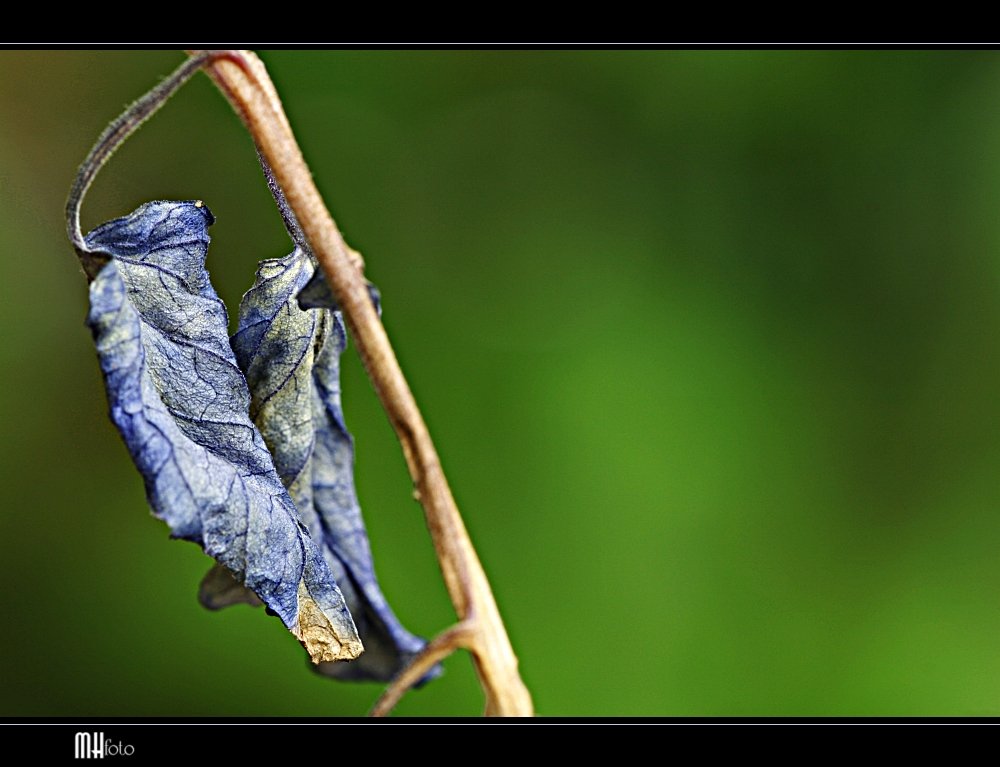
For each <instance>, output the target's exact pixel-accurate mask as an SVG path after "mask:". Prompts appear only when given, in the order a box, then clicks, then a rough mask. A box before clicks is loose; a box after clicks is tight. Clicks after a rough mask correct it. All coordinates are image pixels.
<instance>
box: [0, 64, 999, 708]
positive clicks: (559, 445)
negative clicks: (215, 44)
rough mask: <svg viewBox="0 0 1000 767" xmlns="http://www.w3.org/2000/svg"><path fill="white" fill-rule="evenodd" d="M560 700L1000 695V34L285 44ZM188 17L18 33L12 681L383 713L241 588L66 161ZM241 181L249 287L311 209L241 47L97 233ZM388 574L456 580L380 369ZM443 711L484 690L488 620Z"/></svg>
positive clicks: (2, 223) (365, 429) (229, 281)
mask: <svg viewBox="0 0 1000 767" xmlns="http://www.w3.org/2000/svg"><path fill="white" fill-rule="evenodd" d="M262 56H263V58H264V60H265V62H266V63H267V64H268V66H269V68H270V71H271V73H272V75H273V77H274V79H275V81H276V83H277V85H278V88H279V90H280V91H281V93H282V95H283V97H284V100H285V105H286V109H287V111H288V113H289V116H290V118H291V121H292V124H293V125H294V127H295V129H296V132H297V134H298V136H299V139H300V141H301V143H302V146H303V150H304V152H305V154H306V157H307V159H308V160H309V162H310V163H311V167H312V169H313V172H314V174H315V176H316V179H317V182H318V184H319V187H320V189H321V191H322V192H323V194H324V196H325V198H326V200H327V202H328V203H329V205H330V207H331V209H332V211H333V213H334V215H335V217H336V218H337V220H338V222H339V223H340V225H341V227H342V228H343V230H344V231H345V233H346V235H347V239H348V241H349V242H350V243H351V244H352V245H353V246H355V247H356V248H358V249H359V250H361V251H362V252H363V253H364V254H365V256H366V259H367V263H368V275H369V277H370V278H371V279H372V280H373V281H374V282H375V283H376V284H377V285H378V286H379V287H380V289H381V291H382V295H383V298H384V306H385V315H384V320H385V323H386V326H387V328H388V330H389V333H390V336H391V338H392V339H393V340H394V342H395V344H396V348H397V352H398V354H399V357H400V359H401V361H402V364H403V367H404V370H405V371H406V372H407V374H408V376H409V379H410V382H411V384H412V386H413V388H414V389H415V392H416V394H417V397H418V400H419V401H420V403H421V404H422V406H423V408H424V412H425V416H426V418H427V420H428V422H429V424H430V427H431V431H432V434H433V435H434V438H435V440H436V442H437V444H438V447H439V449H440V452H441V454H442V458H443V461H444V464H445V467H446V469H447V471H448V475H449V477H450V479H451V482H452V485H453V487H454V490H455V494H456V496H457V498H458V500H459V504H460V506H461V508H462V509H463V511H464V514H465V516H466V520H467V523H468V526H469V528H470V530H471V532H472V535H473V538H474V540H475V542H476V544H477V545H478V547H479V551H480V555H481V557H482V559H483V561H484V564H485V566H486V569H487V571H488V573H489V574H490V575H491V577H492V580H493V585H494V588H495V591H496V594H497V599H498V602H499V604H500V607H501V610H502V612H503V615H504V616H505V618H506V620H507V623H508V627H509V630H510V633H511V637H512V640H513V643H514V646H515V648H516V650H517V652H518V654H519V656H520V658H521V666H522V670H523V674H524V678H525V681H526V682H527V684H528V685H529V687H530V688H531V690H532V692H533V694H534V697H535V702H536V705H537V708H538V711H539V713H541V714H547V715H685V714H690V715H729V714H732V715H771V714H775V715H847V714H866V715H867V714H885V715H890V714H893V715H917V714H963V715H970V714H992V715H997V714H1000V557H998V552H1000V473H998V467H1000V397H998V393H1000V221H998V219H997V215H996V212H995V211H996V209H997V204H998V198H1000V55H998V54H997V53H989V52H958V53H956V52H927V53H915V52H906V51H898V52H866V53H855V52H819V53H817V52H812V53H799V52H780V53H769V52H693V53H692V52H597V53H592V52H569V51H567V52H496V51H494V52H472V53H469V52H418V51H410V52H399V53H395V52H316V53H301V52H265V53H264V54H263V55H262ZM180 60H181V54H180V53H178V52H170V51H157V52H145V53H130V52H116V53H92V52H70V53H22V52H10V51H8V52H3V53H0V327H2V332H0V370H2V374H3V379H2V382H3V385H2V387H0V417H2V435H3V439H2V441H0V451H2V455H0V473H2V483H0V509H2V512H0V540H2V545H3V553H2V557H0V581H2V583H3V591H2V594H3V595H2V603H0V607H2V610H3V618H4V629H3V632H2V635H0V636H2V639H0V642H2V644H0V652H2V661H3V662H2V664H0V715H7V716H11V715H306V716H325V715H337V714H352V715H357V714H362V713H364V712H365V711H366V710H367V708H368V707H369V706H370V705H371V703H372V702H373V701H374V699H375V698H376V696H377V694H378V692H379V688H378V687H377V686H373V685H360V686H358V685H355V686H351V685H346V684H340V683H335V682H331V681H329V680H326V679H323V678H320V677H317V676H315V675H313V674H311V673H310V672H309V671H308V669H307V667H306V661H305V659H304V653H303V651H302V650H301V649H300V648H299V647H298V645H297V643H296V642H295V641H294V639H293V638H292V637H291V636H290V635H289V634H288V633H287V632H285V631H284V630H283V629H282V628H281V626H280V624H279V623H278V622H277V621H275V620H273V619H268V618H266V617H265V616H264V615H263V614H262V613H261V612H259V611H255V610H251V609H249V608H242V607H241V608H233V609H231V610H229V611H225V612H222V613H215V614H213V613H209V612H205V611H203V610H202V609H201V608H200V607H199V606H198V604H197V602H196V599H195V592H196V589H197V584H198V581H199V579H200V577H201V575H202V574H203V572H204V570H205V569H206V567H207V565H208V560H207V558H206V557H205V556H204V554H202V553H201V551H199V549H198V548H197V547H195V546H192V545H190V544H185V543H177V542H170V541H169V540H168V538H167V529H166V527H165V526H164V525H163V524H162V523H160V522H157V521H156V520H154V519H153V518H152V517H151V516H150V514H149V512H148V510H147V507H146V503H145V500H144V495H143V488H142V483H141V481H140V479H139V477H138V475H137V474H136V473H135V471H134V470H133V468H132V466H131V463H130V461H129V459H128V456H127V454H126V452H125V449H124V447H123V445H122V444H121V442H120V440H119V437H118V435H117V434H116V433H115V431H114V430H113V428H112V426H111V425H110V423H109V422H108V420H107V418H106V410H107V404H106V400H105V395H104V392H103V388H102V384H101V380H100V375H99V370H98V366H97V362H96V359H95V354H94V351H93V347H92V344H91V340H90V336H89V332H88V331H87V329H86V328H85V326H84V322H83V320H84V316H85V313H86V284H85V280H84V278H83V276H82V273H81V272H80V270H79V268H78V266H77V264H76V261H75V257H74V254H73V252H72V249H71V248H70V246H69V245H68V243H67V242H66V239H65V236H64V224H63V218H62V210H63V203H64V199H65V195H66V192H67V190H68V188H69V185H70V181H71V179H72V176H73V172H74V170H75V168H76V165H77V163H79V161H80V160H81V159H82V158H83V156H84V154H85V153H86V152H87V150H88V149H89V148H90V146H91V144H92V142H93V141H94V139H95V138H96V136H97V135H98V133H99V132H100V130H101V129H102V128H103V126H104V125H105V123H106V122H107V121H108V120H110V119H111V118H112V117H114V116H115V115H116V114H117V113H118V112H119V111H120V109H121V108H122V107H123V106H124V105H125V104H126V103H127V102H128V101H130V100H132V99H133V98H135V97H136V96H138V95H139V94H140V93H142V92H143V91H144V90H145V89H147V88H148V87H150V86H151V85H153V84H154V83H155V82H157V80H158V79H159V78H160V77H161V76H163V75H165V74H166V73H168V72H169V71H171V70H172V69H173V67H174V66H175V65H176V64H177V63H179V62H180ZM157 198H174V199H190V198H199V199H202V200H204V201H205V202H206V203H207V204H208V205H209V206H210V207H211V209H212V210H213V212H214V213H215V214H216V216H217V218H218V223H217V224H216V225H215V226H214V227H213V229H212V236H213V246H212V249H211V250H210V253H209V268H210V270H211V271H212V275H213V278H214V279H215V282H216V285H217V286H218V288H219V292H220V293H221V294H222V296H223V298H224V299H225V300H226V301H227V303H228V305H229V306H230V307H231V308H232V307H235V305H236V302H237V301H238V300H239V296H240V295H241V293H242V291H243V290H245V289H246V288H247V287H248V286H249V285H250V283H251V281H252V278H253V272H254V268H255V264H256V262H257V261H258V260H259V259H262V258H271V257H276V256H279V255H283V254H284V253H285V252H286V251H287V250H288V248H289V245H288V242H287V238H286V236H285V234H284V231H283V229H282V225H281V222H280V220H279V218H278V216H277V215H276V214H275V212H274V209H273V205H272V203H271V201H270V198H269V196H268V193H267V190H266V187H265V186H264V184H263V182H262V179H261V174H260V171H259V169H258V168H257V165H256V160H255V157H254V153H253V148H252V145H251V142H250V140H249V138H248V137H247V136H246V134H245V132H244V131H243V130H242V128H241V126H240V124H239V122H238V120H237V119H236V117H235V115H234V114H233V113H232V111H231V110H230V108H229V106H228V105H227V103H226V102H225V101H224V100H223V99H222V98H221V97H220V96H219V94H218V93H217V92H216V91H215V90H214V88H213V86H212V85H211V84H210V82H209V81H208V79H207V78H205V77H204V76H201V75H199V76H198V77H197V78H196V79H195V80H194V81H192V83H191V84H190V85H188V86H187V87H186V88H185V89H184V90H183V91H181V92H180V94H179V95H178V96H177V97H176V98H175V99H174V100H173V101H172V102H171V103H170V104H169V105H168V106H167V107H166V108H165V109H164V110H163V111H162V112H161V113H160V114H159V115H157V116H156V117H155V118H154V119H153V121H152V122H150V123H149V124H148V125H147V126H146V127H145V128H144V129H143V130H142V131H140V133H139V134H138V135H137V136H136V137H135V138H134V139H133V140H132V141H131V142H130V143H129V144H128V145H127V146H126V147H125V148H124V149H122V150H121V151H120V152H119V154H118V155H116V156H115V158H114V159H113V160H112V162H111V164H110V165H109V166H108V168H107V169H106V171H105V172H104V174H102V176H101V177H100V178H99V179H98V181H97V184H96V185H95V188H94V190H93V192H92V194H91V196H90V197H89V199H88V201H87V204H86V205H85V207H84V229H85V230H87V229H90V228H91V227H92V226H94V225H96V224H97V223H99V222H100V221H103V220H106V219H109V218H112V217H115V216H118V215H122V214H124V213H126V212H129V211H131V210H132V209H133V208H134V207H136V206H137V205H138V204H139V203H141V202H143V201H146V200H149V199H157ZM344 387H345V403H346V411H347V418H348V423H349V425H350V426H351V427H352V429H353V431H354V434H355V436H356V438H357V443H358V463H359V469H358V484H359V490H360V495H361V500H362V504H363V506H364V508H365V510H366V517H367V520H368V525H369V530H370V533H371V537H372V541H373V546H374V549H375V554H376V563H377V567H378V571H379V574H380V577H381V580H382V584H383V587H384V590H385V592H386V594H387V595H388V597H389V599H390V601H391V603H392V604H393V605H394V607H395V610H396V612H397V613H398V614H399V615H400V617H401V618H402V619H403V621H404V623H405V624H406V625H407V626H408V627H409V628H410V629H411V630H413V631H416V632H419V633H423V634H425V635H430V634H433V633H435V632H436V631H438V630H440V629H442V628H443V627H445V626H447V625H448V624H449V623H450V622H451V621H452V620H453V617H454V616H453V613H452V611H451V608H450V605H449V603H448V600H447V598H446V595H445V592H444V589H443V586H442V584H441V581H440V575H439V573H438V571H437V565H436V561H435V559H434V556H433V552H432V549H431V545H430V542H429V539H428V537H427V534H426V531H425V529H424V525H423V518H422V514H421V512H420V509H419V507H418V506H417V505H416V504H415V503H414V502H413V501H412V499H411V497H410V487H409V480H408V477H407V475H406V471H405V467H404V463H403V460H402V458H401V455H400V451H399V448H398V445H397V443H396V441H395V438H394V436H393V434H392V431H391V429H390V428H389V426H388V423H387V421H386V419H385V417H384V415H383V414H382V413H381V411H380V409H379V407H378V404H377V402H376V400H375V397H374V395H373V394H372V392H371V389H370V387H369V385H368V383H367V379H366V378H365V376H364V373H363V371H362V369H361V367H360V365H359V363H358V361H357V358H356V357H354V356H353V355H351V354H348V357H347V362H346V370H345V381H344ZM446 666H447V675H446V676H445V677H444V678H442V679H440V680H438V681H436V682H434V683H433V684H431V685H429V686H427V687H426V688H425V689H423V690H420V691H418V692H415V693H413V694H411V695H410V696H409V697H407V698H406V699H405V700H404V702H403V703H402V704H401V705H400V707H399V712H400V713H402V714H426V715H436V714H449V715H450V714H459V715H474V714H477V713H479V712H480V711H481V707H482V698H481V694H480V692H479V690H478V688H477V686H476V682H475V678H474V674H473V672H472V669H471V664H470V663H469V660H468V657H467V656H465V655H458V656H455V657H453V658H452V659H450V660H449V661H448V662H447V663H446Z"/></svg>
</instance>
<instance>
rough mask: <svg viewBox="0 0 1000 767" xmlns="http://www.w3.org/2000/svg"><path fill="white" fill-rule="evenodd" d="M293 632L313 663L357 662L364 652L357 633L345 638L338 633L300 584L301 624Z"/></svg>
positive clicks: (342, 634)
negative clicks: (356, 659)
mask: <svg viewBox="0 0 1000 767" xmlns="http://www.w3.org/2000/svg"><path fill="white" fill-rule="evenodd" d="M293 633H294V634H295V636H296V638H297V639H298V640H299V641H300V642H301V643H302V646H303V647H305V648H306V651H307V652H308V653H309V659H310V660H311V661H312V662H313V663H329V662H331V661H337V660H354V659H355V658H357V657H358V656H360V655H361V653H363V652H364V650H365V648H364V646H363V645H362V644H361V640H360V639H359V638H358V635H357V633H353V634H351V635H345V634H344V633H343V632H340V631H338V630H337V627H336V626H334V625H333V623H332V622H331V621H330V618H329V617H328V616H327V615H326V613H325V612H323V609H322V608H321V607H320V606H319V605H318V604H316V600H314V599H313V598H312V596H311V595H310V594H309V591H308V589H307V588H306V585H305V582H300V583H299V621H298V624H297V625H296V626H295V629H294V631H293Z"/></svg>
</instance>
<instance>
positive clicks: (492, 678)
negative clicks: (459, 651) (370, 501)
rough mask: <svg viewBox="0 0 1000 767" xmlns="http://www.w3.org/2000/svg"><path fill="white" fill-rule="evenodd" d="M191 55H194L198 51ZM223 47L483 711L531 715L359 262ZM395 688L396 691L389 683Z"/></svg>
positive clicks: (218, 71)
mask: <svg viewBox="0 0 1000 767" xmlns="http://www.w3.org/2000/svg"><path fill="white" fill-rule="evenodd" d="M190 53H191V54H192V55H194V56H197V55H199V54H200V53H201V52H200V51H191V52H190ZM230 53H231V54H232V55H231V56H230V57H227V58H226V59H223V60H217V61H214V62H213V63H211V64H210V65H208V66H206V71H208V73H209V75H210V76H211V77H212V79H213V80H214V81H215V83H216V85H218V86H219V89H220V90H221V91H222V92H223V94H225V96H226V98H227V99H229V102H230V103H231V104H232V105H233V108H234V109H235V110H236V113H237V114H238V115H239V116H240V117H241V118H242V120H243V122H244V123H245V125H246V126H247V129H248V130H249V131H250V134H251V135H252V136H253V138H254V141H255V143H256V144H257V149H258V151H259V152H260V154H261V155H262V156H263V157H264V159H265V160H266V162H267V163H268V165H270V167H271V169H272V171H273V173H274V178H275V180H276V181H277V182H278V184H279V185H280V187H281V189H282V190H283V191H284V194H285V198H286V199H287V201H288V207H289V208H290V209H291V211H292V212H293V214H294V216H295V219H296V220H297V221H298V223H299V225H300V226H301V228H302V231H303V233H304V234H305V237H306V240H307V241H308V243H309V245H310V247H311V249H312V252H313V253H314V254H315V256H316V258H317V259H318V261H319V264H320V266H321V267H322V269H323V271H324V273H325V274H326V279H327V282H328V283H329V285H330V289H331V291H332V292H333V295H334V297H335V298H336V299H337V303H338V305H339V306H340V308H341V310H342V311H343V313H344V318H345V319H346V321H347V325H348V327H349V328H350V330H351V334H352V336H353V338H354V342H355V346H356V347H357V349H358V353H359V355H360V357H361V360H362V362H363V363H364V366H365V370H367V372H368V376H369V378H370V379H371V382H372V385H373V387H374V388H375V392H376V393H377V394H378V397H379V399H380V400H381V402H382V407H383V408H384V409H385V412H386V414H387V415H388V417H389V421H390V422H391V423H392V426H393V429H395V431H396V435H397V436H398V437H399V441H400V444H401V445H402V448H403V455H404V456H405V458H406V463H407V466H408V467H409V470H410V476H411V477H412V478H413V483H414V488H415V494H416V496H417V498H418V499H419V500H420V502H421V504H423V507H424V514H425V516H426V519H427V527H428V529H429V530H430V534H431V538H432V540H433V542H434V549H435V551H436V553H437V557H438V562H439V563H440V565H441V572H442V574H443V575H444V581H445V585H446V587H447V589H448V595H449V596H450V597H451V601H452V604H454V606H455V611H456V612H457V613H458V617H459V620H460V623H459V624H458V625H459V626H462V627H463V634H464V635H465V636H464V640H463V642H462V646H465V647H467V648H468V649H469V651H470V652H471V653H472V657H473V662H474V664H475V667H476V672H477V674H478V676H479V681H480V684H481V685H482V688H483V692H484V694H485V696H486V713H487V714H489V715H497V716H531V715H532V713H533V709H532V703H531V695H530V694H529V692H528V690H527V688H526V687H525V686H524V683H523V682H522V681H521V677H520V675H519V674H518V670H517V657H516V656H515V655H514V650H513V648H512V647H511V645H510V639H509V638H508V637H507V632H506V630H505V629H504V625H503V620H502V619H501V617H500V612H499V610H498V609H497V605H496V600H495V599H494V598H493V592H492V591H491V590H490V585H489V581H488V580H487V578H486V574H485V572H483V568H482V565H481V564H480V562H479V558H478V556H477V555H476V551H475V549H474V548H473V546H472V542H471V540H470V539H469V535H468V533H467V532H466V529H465V525H464V523H463V522H462V518H461V516H460V515H459V512H458V508H457V506H456V505H455V499H454V498H453V497H452V494H451V489H450V488H449V487H448V482H447V480H446V479H445V476H444V472H443V470H442V468H441V461H440V459H439V458H438V455H437V451H436V450H435V449H434V444H433V443H432V442H431V438H430V433H429V432H428V430H427V426H426V424H425V423H424V419H423V417H422V416H421V414H420V410H419V409H418V407H417V403H416V400H415V399H414V397H413V393H412V392H411V391H410V387H409V385H408V384H407V383H406V378H405V377H404V376H403V371H402V370H401V369H400V367H399V362H398V361H397V360H396V355H395V353H394V352H393V349H392V345H391V344H390V343H389V338H388V336H387V335H386V333H385V329H384V328H383V326H382V323H381V322H380V321H379V318H378V315H377V313H376V311H375V308H374V306H373V305H372V302H371V300H370V298H369V294H368V289H367V285H366V282H365V279H364V277H363V275H362V273H361V270H360V268H359V267H358V264H357V262H356V261H355V260H353V259H352V258H351V251H350V249H349V248H348V247H347V245H346V243H345V242H344V239H343V236H342V235H341V233H340V230H339V229H338V228H337V225H336V224H335V223H334V221H333V218H332V217H331V216H330V213H329V211H328V210H327V208H326V205H325V204H324V202H323V198H322V197H321V196H320V193H319V190H317V188H316V185H315V184H314V183H313V180H312V176H311V174H310V173H309V168H308V166H307V165H306V162H305V159H304V158H303V157H302V152H301V150H300V149H299V145H298V143H297V142H296V140H295V136H294V134H293V133H292V128H291V125H290V124H289V122H288V118H287V117H286V116H285V111H284V109H283V107H282V105H281V100H280V99H279V97H278V94H277V91H276V90H275V88H274V84H273V83H272V82H271V78H270V77H269V76H268V74H267V70H266V69H265V68H264V64H263V63H262V62H261V61H260V59H258V58H257V57H256V56H255V55H254V54H253V53H252V52H250V51H230ZM237 56H238V57H240V58H242V59H243V61H242V62H241V63H240V64H236V63H234V61H233V59H234V58H235V57H237ZM451 631H452V629H449V630H448V631H446V632H445V633H444V635H442V636H440V637H438V638H437V639H435V640H432V642H431V645H432V647H433V648H435V649H437V648H440V649H441V650H443V651H446V652H445V653H444V654H447V652H451V651H452V650H453V649H454V648H455V644H454V641H453V639H454V637H453V636H452V635H450V634H449V632H451ZM421 657H423V656H421ZM442 657H443V655H442ZM438 659H440V658H438ZM414 673H415V672H414ZM409 676H410V675H409V674H408V672H407V671H404V672H403V673H402V674H401V676H400V678H399V679H397V680H396V681H395V682H394V683H393V685H392V687H391V688H390V690H389V691H387V693H386V695H387V696H388V695H392V696H394V697H396V695H397V692H398V693H399V694H401V692H402V691H403V690H405V689H406V688H407V686H408V685H405V684H402V683H404V682H406V681H407V680H408V679H409ZM397 687H398V688H399V689H398V690H396V689H394V688H397ZM386 713H387V711H386Z"/></svg>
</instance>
